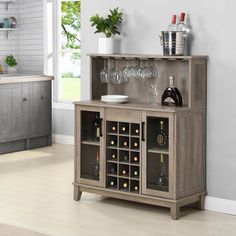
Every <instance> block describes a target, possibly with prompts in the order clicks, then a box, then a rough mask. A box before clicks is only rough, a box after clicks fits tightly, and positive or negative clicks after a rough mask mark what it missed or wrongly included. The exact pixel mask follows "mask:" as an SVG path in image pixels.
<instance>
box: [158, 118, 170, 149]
mask: <svg viewBox="0 0 236 236" xmlns="http://www.w3.org/2000/svg"><path fill="white" fill-rule="evenodd" d="M157 147H158V148H161V149H168V133H167V132H166V131H165V129H164V121H163V120H161V121H160V130H159V133H158V135H157Z"/></svg>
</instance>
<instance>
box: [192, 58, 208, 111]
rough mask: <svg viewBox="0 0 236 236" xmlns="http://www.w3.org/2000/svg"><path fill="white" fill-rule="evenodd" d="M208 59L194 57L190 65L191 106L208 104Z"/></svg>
mask: <svg viewBox="0 0 236 236" xmlns="http://www.w3.org/2000/svg"><path fill="white" fill-rule="evenodd" d="M206 65H207V62H206V59H194V60H192V61H191V65H190V78H191V86H190V88H189V89H190V91H191V94H190V107H205V106H206V84H207V83H206V75H207V71H206Z"/></svg>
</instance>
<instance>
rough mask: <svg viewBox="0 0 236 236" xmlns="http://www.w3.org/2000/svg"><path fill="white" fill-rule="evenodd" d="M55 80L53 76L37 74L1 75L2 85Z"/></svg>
mask: <svg viewBox="0 0 236 236" xmlns="http://www.w3.org/2000/svg"><path fill="white" fill-rule="evenodd" d="M47 80H53V76H48V75H35V74H3V75H0V84H8V83H20V82H33V81H47Z"/></svg>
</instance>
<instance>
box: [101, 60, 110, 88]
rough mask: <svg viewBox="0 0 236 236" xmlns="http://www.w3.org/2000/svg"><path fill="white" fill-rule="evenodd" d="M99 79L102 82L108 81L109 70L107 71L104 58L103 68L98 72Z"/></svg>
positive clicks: (106, 61)
mask: <svg viewBox="0 0 236 236" xmlns="http://www.w3.org/2000/svg"><path fill="white" fill-rule="evenodd" d="M100 80H101V82H102V83H108V80H109V72H108V60H106V59H105V60H104V66H103V69H102V70H101V72H100Z"/></svg>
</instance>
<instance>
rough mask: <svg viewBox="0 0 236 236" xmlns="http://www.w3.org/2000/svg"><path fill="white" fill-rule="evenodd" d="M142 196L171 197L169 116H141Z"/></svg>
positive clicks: (170, 118) (170, 134) (170, 127)
mask: <svg viewBox="0 0 236 236" xmlns="http://www.w3.org/2000/svg"><path fill="white" fill-rule="evenodd" d="M142 125H143V135H144V137H143V142H142V145H143V146H142V148H143V155H142V156H143V169H144V173H145V174H144V175H143V181H142V182H143V189H142V192H143V194H150V195H154V196H160V197H169V198H171V196H172V192H173V190H172V182H173V180H172V179H171V176H172V174H171V173H172V171H173V169H172V168H173V166H172V159H173V158H172V137H173V134H172V131H173V128H172V126H173V122H172V116H171V114H170V115H168V114H162V113H160V114H158V113H155V112H153V113H152V112H147V113H146V112H145V114H144V115H143V123H142Z"/></svg>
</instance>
